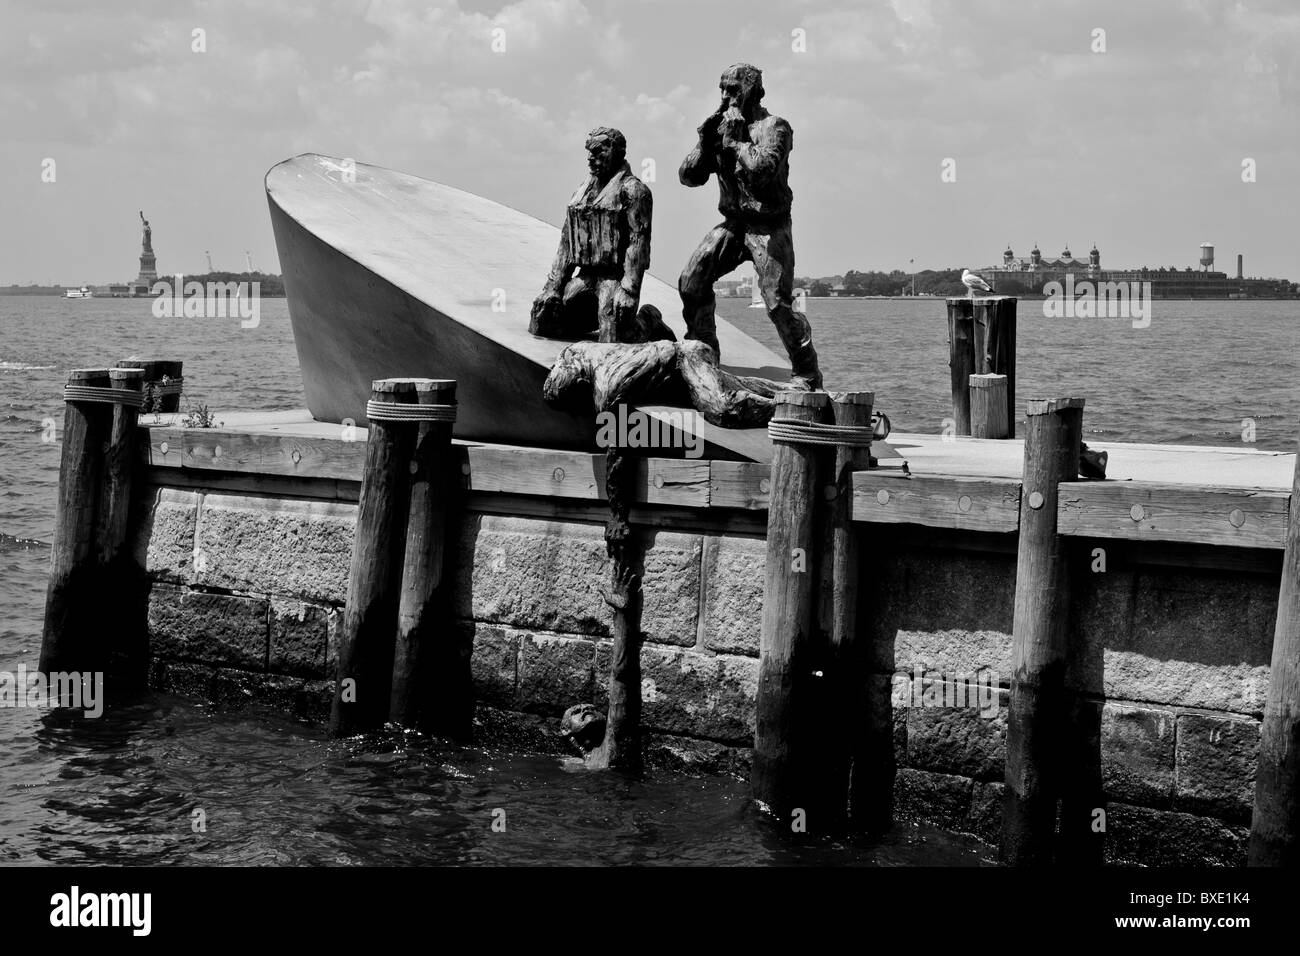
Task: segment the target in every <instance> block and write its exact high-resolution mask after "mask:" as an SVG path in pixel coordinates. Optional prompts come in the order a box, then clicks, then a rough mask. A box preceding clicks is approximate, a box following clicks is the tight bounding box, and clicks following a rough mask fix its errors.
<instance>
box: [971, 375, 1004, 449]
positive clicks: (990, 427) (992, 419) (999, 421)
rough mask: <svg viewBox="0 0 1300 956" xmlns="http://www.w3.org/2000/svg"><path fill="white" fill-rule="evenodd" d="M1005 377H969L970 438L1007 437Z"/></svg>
mask: <svg viewBox="0 0 1300 956" xmlns="http://www.w3.org/2000/svg"><path fill="white" fill-rule="evenodd" d="M1008 407H1009V406H1008V405H1007V377H1006V376H1005V375H993V374H988V375H978V374H977V375H972V376H971V377H970V433H971V437H972V438H1009V437H1010V435H1009V434H1008V428H1009V426H1008V419H1007V409H1008Z"/></svg>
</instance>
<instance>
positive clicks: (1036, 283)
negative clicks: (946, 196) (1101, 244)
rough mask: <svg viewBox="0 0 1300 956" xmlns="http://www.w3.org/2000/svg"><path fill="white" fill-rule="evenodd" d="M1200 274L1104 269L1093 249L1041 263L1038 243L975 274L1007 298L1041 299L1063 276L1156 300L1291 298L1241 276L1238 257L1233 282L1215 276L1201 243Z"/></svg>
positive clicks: (1277, 284) (1270, 283)
mask: <svg viewBox="0 0 1300 956" xmlns="http://www.w3.org/2000/svg"><path fill="white" fill-rule="evenodd" d="M1199 263H1200V266H1201V268H1200V269H1199V270H1196V269H1193V268H1192V267H1191V266H1188V267H1186V268H1185V269H1182V270H1179V269H1177V268H1163V267H1162V268H1158V269H1152V268H1150V267H1148V266H1143V267H1141V268H1133V269H1103V268H1102V267H1101V252H1100V250H1098V248H1097V246H1096V244H1094V245H1093V247H1092V249H1090V250H1089V252H1088V258H1087V259H1079V258H1077V257H1076V256H1075V255H1074V254H1073V253H1072V252H1071V251H1070V247H1069V245H1068V244H1067V245H1066V247H1065V250H1064V251H1063V252H1062V253H1061V254H1060V255H1059V256H1057V257H1055V258H1050V259H1048V258H1044V257H1043V254H1042V251H1041V250H1040V249H1039V248H1038V243H1036V242H1035V243H1034V247H1033V249H1031V250H1030V251H1029V255H1028V256H1024V257H1020V256H1017V255H1016V254H1015V252H1013V251H1012V249H1011V246H1010V245H1009V244H1008V246H1007V248H1006V250H1005V251H1004V252H1003V253H1002V263H1001V265H997V266H986V267H985V268H983V269H980V270H978V271H979V274H980V275H982V276H983V277H984V278H985V279H986V280H988V282H989V283H990V284H991V285H992V286H993V288H994V289H995V290H996V291H997V292H1001V293H1004V294H1006V295H1018V294H1029V295H1034V294H1041V293H1042V290H1043V286H1044V285H1046V284H1047V283H1048V282H1061V283H1064V282H1065V277H1066V276H1067V275H1073V276H1074V282H1075V284H1076V286H1077V284H1078V283H1079V282H1081V281H1083V280H1089V281H1092V282H1150V283H1151V294H1152V296H1153V297H1155V298H1157V299H1242V298H1247V297H1248V296H1274V295H1289V294H1292V293H1291V286H1290V283H1288V282H1285V281H1282V280H1275V279H1247V278H1245V276H1244V275H1243V274H1242V264H1243V263H1242V257H1241V256H1240V255H1239V256H1237V275H1236V277H1235V278H1233V277H1231V276H1229V275H1228V274H1227V273H1226V272H1216V271H1214V270H1213V268H1212V267H1213V265H1214V246H1213V245H1212V244H1211V243H1208V242H1206V243H1202V244H1201V247H1200V260H1199Z"/></svg>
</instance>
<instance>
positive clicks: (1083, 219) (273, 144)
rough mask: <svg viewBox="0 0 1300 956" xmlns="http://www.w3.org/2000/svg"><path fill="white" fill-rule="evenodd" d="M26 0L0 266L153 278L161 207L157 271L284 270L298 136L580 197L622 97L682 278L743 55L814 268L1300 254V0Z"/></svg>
mask: <svg viewBox="0 0 1300 956" xmlns="http://www.w3.org/2000/svg"><path fill="white" fill-rule="evenodd" d="M0 15H2V16H3V18H4V22H5V24H6V30H5V32H4V34H3V36H0V76H2V77H3V83H2V84H0V121H2V122H3V124H4V128H5V130H6V137H5V140H4V142H3V143H0V162H3V164H4V167H5V168H6V169H7V170H8V171H9V173H10V174H9V175H8V176H5V177H3V179H2V180H0V183H2V185H0V203H2V206H0V208H3V209H4V211H5V213H6V216H5V219H6V223H7V225H8V228H6V229H4V230H3V231H2V232H0V286H7V285H10V284H14V283H17V284H20V285H25V284H29V283H32V284H40V285H81V284H83V283H86V284H97V285H98V284H107V283H110V282H125V281H129V280H130V279H132V278H134V276H135V274H136V271H137V266H138V256H139V251H140V223H139V218H138V216H137V211H138V210H141V209H142V210H144V213H145V215H146V216H147V217H148V218H149V220H150V222H151V225H152V227H153V240H154V250H155V252H156V254H157V257H158V271H159V273H160V274H174V273H176V272H184V273H187V274H196V273H201V272H206V271H207V263H206V259H205V250H211V253H212V259H213V265H214V267H215V268H216V269H217V270H218V271H233V272H238V271H242V270H243V269H244V267H245V266H244V252H245V250H249V252H250V253H251V256H252V260H253V265H254V267H255V268H256V269H258V270H260V271H263V272H272V273H278V272H280V271H281V270H280V266H279V262H278V258H277V256H276V253H275V245H274V240H273V237H272V234H271V229H270V221H269V217H268V215H267V208H266V199H265V194H264V191H263V188H262V178H263V176H264V175H265V173H266V171H267V169H269V168H270V167H271V166H272V165H274V164H275V163H277V162H279V161H281V160H283V159H285V158H287V157H290V156H293V155H296V154H298V153H302V152H323V153H327V154H330V155H334V156H338V157H353V158H355V159H356V160H357V161H359V162H366V163H374V164H377V165H381V166H388V167H391V168H395V169H400V170H403V171H405V172H410V173H413V174H415V175H420V176H424V177H427V178H430V179H435V180H438V181H440V182H445V183H448V184H450V185H454V186H457V187H459V188H462V189H466V190H469V191H471V192H475V193H478V194H480V195H483V196H487V197H489V198H491V199H494V200H496V201H498V202H501V203H503V204H505V205H508V206H512V207H514V208H517V209H519V210H521V211H523V212H526V213H529V214H530V215H534V216H536V217H538V218H540V219H543V220H546V221H548V222H556V221H557V220H558V219H559V217H560V214H561V212H562V210H563V207H564V204H565V202H566V201H567V199H568V197H569V195H570V193H571V192H572V191H573V188H574V187H575V186H576V185H577V184H578V183H579V182H581V180H582V178H583V176H584V174H585V164H584V155H583V141H584V138H585V134H586V131H587V130H588V129H590V128H591V127H593V126H596V125H612V126H617V127H619V128H620V129H622V130H623V131H624V133H625V134H626V135H627V137H628V158H629V161H630V162H631V163H632V166H633V169H634V170H636V171H638V172H640V171H641V170H642V169H643V168H644V165H643V162H644V160H646V159H650V160H653V163H654V166H655V177H654V181H653V182H651V183H650V186H651V189H652V191H653V194H654V205H655V217H654V224H653V235H654V238H653V248H652V258H651V265H650V269H651V271H652V272H653V273H655V274H656V275H659V276H661V277H663V278H665V279H667V280H669V281H673V280H675V278H676V275H677V273H678V272H679V271H680V269H681V267H682V265H683V263H684V262H685V260H686V257H687V256H688V255H689V253H690V251H691V249H692V248H693V247H694V245H695V243H696V242H698V241H699V239H700V237H701V236H703V234H704V233H705V231H707V229H708V228H709V227H710V226H711V225H713V224H714V223H715V222H716V221H717V220H718V218H719V216H718V213H717V209H716V205H717V189H716V186H715V185H714V184H713V183H709V184H708V185H707V186H705V187H703V188H700V189H687V188H685V187H683V186H681V185H679V184H678V182H677V176H676V170H677V165H678V163H679V162H680V161H681V159H682V157H683V156H684V155H685V154H686V152H687V151H688V150H689V149H690V148H691V146H692V145H693V144H694V138H695V132H694V131H695V127H696V125H698V123H699V122H700V120H701V119H702V118H703V117H704V116H705V115H706V114H708V113H709V112H710V111H711V110H712V109H713V107H714V105H715V103H716V97H717V89H716V87H717V79H718V74H719V73H720V72H721V70H722V69H723V68H724V67H725V66H727V65H728V64H729V63H732V62H735V61H739V60H747V61H750V62H753V63H755V64H756V65H758V66H759V67H761V68H762V69H763V70H764V85H765V87H766V89H767V96H766V98H765V100H764V105H765V106H766V107H767V108H768V109H769V110H771V111H772V112H773V113H776V114H778V115H780V116H783V117H785V118H786V119H787V120H789V122H790V123H791V125H792V126H793V128H794V131H795V138H794V144H795V149H794V152H793V153H792V155H791V186H792V188H793V190H794V194H795V202H794V237H795V249H796V257H797V260H796V261H797V264H796V271H797V272H798V274H799V275H801V276H812V277H820V276H830V275H835V274H842V273H844V272H846V271H847V270H849V269H857V270H860V271H869V270H881V271H886V272H887V271H890V270H892V269H902V270H904V271H907V272H911V271H920V270H923V269H927V268H960V267H962V266H967V267H970V268H980V267H985V266H989V265H993V264H996V263H998V262H1000V261H1001V254H1002V250H1003V249H1004V248H1005V247H1006V245H1007V244H1008V243H1010V244H1011V246H1012V248H1013V250H1014V251H1015V254H1016V255H1017V256H1025V255H1027V254H1028V252H1029V249H1030V247H1031V246H1032V245H1033V244H1034V243H1035V242H1036V243H1037V244H1038V245H1039V247H1040V248H1041V249H1042V251H1043V254H1044V257H1045V258H1055V257H1056V256H1058V255H1059V254H1060V253H1061V251H1062V250H1063V249H1064V248H1065V247H1066V246H1067V244H1068V245H1069V247H1070V249H1071V251H1072V252H1073V253H1074V254H1075V255H1076V256H1077V257H1079V258H1086V255H1087V251H1088V249H1089V248H1091V246H1092V245H1093V243H1096V244H1097V246H1098V247H1099V249H1100V250H1101V261H1102V267H1103V268H1124V267H1141V266H1149V267H1151V268H1160V267H1162V266H1164V267H1169V266H1174V267H1177V268H1178V269H1180V270H1181V269H1183V268H1184V267H1186V266H1192V267H1193V268H1196V266H1197V255H1198V247H1199V246H1200V244H1201V243H1202V242H1211V243H1213V244H1214V245H1215V247H1216V250H1217V261H1216V264H1215V268H1216V269H1219V270H1222V271H1224V272H1227V273H1228V274H1230V275H1234V274H1235V272H1236V256H1237V254H1238V253H1242V254H1243V255H1244V257H1245V272H1246V274H1247V275H1251V276H1274V277H1279V278H1288V279H1291V280H1292V281H1295V280H1297V279H1300V269H1297V268H1296V266H1295V255H1294V252H1293V250H1292V247H1291V246H1290V244H1289V242H1288V241H1287V235H1288V231H1289V230H1288V228H1287V227H1288V225H1289V219H1290V217H1291V215H1292V212H1293V209H1294V207H1295V200H1296V199H1297V198H1298V196H1300V192H1298V191H1297V188H1296V181H1297V180H1296V174H1297V169H1296V165H1297V156H1300V149H1297V147H1298V146H1300V132H1298V131H1297V129H1296V124H1295V121H1294V117H1295V115H1296V113H1297V111H1296V109H1295V107H1296V106H1297V104H1298V103H1300V95H1298V94H1300V68H1298V67H1297V62H1296V60H1297V58H1296V55H1295V53H1294V50H1295V49H1296V47H1297V45H1298V43H1300V9H1297V8H1294V7H1291V6H1289V5H1287V4H1285V3H1282V2H1269V3H1235V4H1227V3H1209V2H1192V0H1180V2H1169V3H1162V4H1159V5H1142V6H1133V5H1127V4H1124V3H1119V2H1112V0H1099V2H1096V3H1091V4H1088V5H1086V6H1081V5H1078V4H1065V3H1060V4H1048V5H1044V6H1039V5H1034V6H1016V7H1012V8H1007V7H1006V6H1005V5H1001V4H995V3H992V2H978V0H977V2H966V3H956V2H947V3H945V2H925V0H894V2H893V3H873V4H869V5H863V6H857V5H853V6H850V5H846V4H836V3H825V2H816V0H812V2H801V3H794V4H789V5H786V6H783V7H779V8H777V7H772V8H756V7H754V6H753V5H749V4H741V3H734V2H725V3H716V4H707V5H706V4H698V3H685V2H678V0H658V2H648V3H640V4H636V5H633V6H628V5H620V4H615V3H607V2H582V0H520V2H516V3H511V4H502V3H486V2H471V0H465V2H460V3H454V2H431V3H419V2H408V0H375V2H366V0H352V2H344V0H336V2H326V3H322V4H316V5H312V6H310V7H302V8H299V7H298V6H296V5H295V4H293V3H290V2H283V0H266V2H254V0H234V2H230V3H223V4H221V5H220V6H219V7H213V8H210V7H209V6H208V5H206V4H204V3H201V2H163V0H143V2H133V3H131V4H130V7H129V9H128V8H125V7H123V8H118V9H113V8H111V7H109V5H104V4H91V3H86V2H70V0H46V2H44V3H42V4H41V5H40V6H23V5H20V4H18V3H14V2H11V0H0ZM497 29H500V30H504V31H505V32H504V34H497V35H495V37H494V33H493V31H494V30H497ZM196 30H202V31H204V32H203V34H202V38H203V41H202V44H201V45H203V46H204V47H205V49H204V50H203V51H197V50H196V49H195V47H196V45H198V44H197V40H196V34H195V31H196ZM1099 30H1101V31H1104V35H1102V34H1098V33H1097V31H1099ZM494 39H497V40H498V43H497V46H498V47H500V45H501V43H500V41H501V40H504V51H500V52H494V50H493V42H494ZM1102 43H1104V52H1100V51H1098V52H1094V50H1095V48H1097V47H1098V46H1099V45H1101V44H1102ZM48 160H53V161H54V170H55V176H54V181H53V182H46V181H43V174H46V175H47V170H48V169H49V164H48V162H47V161H48ZM948 160H952V161H954V163H955V166H954V165H946V161H948ZM1243 164H1249V166H1250V168H1251V169H1252V170H1253V172H1254V180H1255V181H1253V182H1245V181H1243ZM953 168H955V172H956V179H955V181H952V182H945V181H943V173H944V171H945V169H949V170H951V169H953ZM909 260H915V262H914V264H909ZM540 279H541V277H540V276H539V282H540Z"/></svg>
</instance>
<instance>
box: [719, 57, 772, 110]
mask: <svg viewBox="0 0 1300 956" xmlns="http://www.w3.org/2000/svg"><path fill="white" fill-rule="evenodd" d="M718 89H720V90H721V91H722V102H723V104H724V105H725V106H727V107H728V108H730V109H734V110H736V111H738V112H739V113H741V114H742V115H744V116H745V117H747V118H748V117H752V116H753V114H754V110H755V109H757V108H758V104H759V102H760V101H761V100H762V99H763V71H762V70H760V69H759V68H758V67H756V66H751V65H750V64H748V63H736V64H734V65H732V66H729V67H727V68H726V69H725V70H724V71H723V72H722V79H721V80H720V81H719V82H718Z"/></svg>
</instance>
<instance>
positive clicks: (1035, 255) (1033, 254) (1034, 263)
mask: <svg viewBox="0 0 1300 956" xmlns="http://www.w3.org/2000/svg"><path fill="white" fill-rule="evenodd" d="M1029 266H1030V268H1032V269H1041V268H1042V266H1043V253H1042V251H1041V250H1040V249H1039V248H1038V243H1037V242H1035V243H1034V248H1032V249H1030V250H1029Z"/></svg>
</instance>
